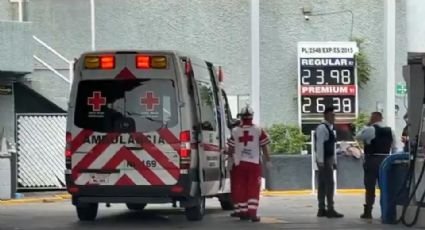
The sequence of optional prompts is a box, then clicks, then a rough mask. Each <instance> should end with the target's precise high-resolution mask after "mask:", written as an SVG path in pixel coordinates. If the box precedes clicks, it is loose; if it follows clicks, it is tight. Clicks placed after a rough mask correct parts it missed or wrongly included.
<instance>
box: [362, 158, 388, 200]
mask: <svg viewBox="0 0 425 230" xmlns="http://www.w3.org/2000/svg"><path fill="white" fill-rule="evenodd" d="M386 157H387V156H385V155H366V156H365V162H364V164H363V169H364V186H365V189H366V198H365V200H366V206H368V207H370V208H372V206H373V204H374V203H375V188H376V182H378V185H379V167H380V166H381V163H382V161H384V160H385V158H386Z"/></svg>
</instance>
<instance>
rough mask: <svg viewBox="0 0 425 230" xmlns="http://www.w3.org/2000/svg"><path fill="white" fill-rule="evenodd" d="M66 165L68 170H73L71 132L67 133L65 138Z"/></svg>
mask: <svg viewBox="0 0 425 230" xmlns="http://www.w3.org/2000/svg"><path fill="white" fill-rule="evenodd" d="M65 140H66V142H65V164H66V168H67V169H70V168H71V156H72V134H71V133H70V132H66V138H65Z"/></svg>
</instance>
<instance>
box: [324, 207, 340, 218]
mask: <svg viewBox="0 0 425 230" xmlns="http://www.w3.org/2000/svg"><path fill="white" fill-rule="evenodd" d="M326 216H327V217H328V218H342V217H344V215H343V214H341V213H338V212H337V211H335V209H329V210H328V211H327V215H326Z"/></svg>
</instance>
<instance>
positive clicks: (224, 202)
mask: <svg viewBox="0 0 425 230" xmlns="http://www.w3.org/2000/svg"><path fill="white" fill-rule="evenodd" d="M218 199H219V201H220V205H221V209H223V210H225V211H231V210H233V209H235V207H234V205H233V202H232V199H230V194H226V195H222V196H220V197H219V198H218Z"/></svg>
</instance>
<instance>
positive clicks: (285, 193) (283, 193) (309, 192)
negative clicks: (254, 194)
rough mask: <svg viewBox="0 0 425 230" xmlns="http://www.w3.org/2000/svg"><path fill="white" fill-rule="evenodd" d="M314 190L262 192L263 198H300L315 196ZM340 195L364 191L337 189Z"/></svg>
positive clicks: (362, 191) (362, 192)
mask: <svg viewBox="0 0 425 230" xmlns="http://www.w3.org/2000/svg"><path fill="white" fill-rule="evenodd" d="M315 194H316V193H313V191H312V190H290V191H262V192H261V195H263V196H297V195H298V196H300V195H315ZM336 194H338V195H363V194H365V190H364V189H337V190H336ZM376 194H377V195H379V194H380V191H379V189H376Z"/></svg>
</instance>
